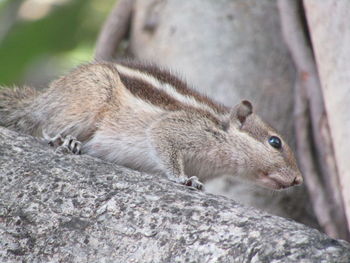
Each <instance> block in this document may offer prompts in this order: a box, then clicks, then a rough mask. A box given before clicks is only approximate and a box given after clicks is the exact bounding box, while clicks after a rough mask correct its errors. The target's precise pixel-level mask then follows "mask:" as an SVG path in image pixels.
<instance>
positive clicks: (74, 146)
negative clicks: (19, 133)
mask: <svg viewBox="0 0 350 263" xmlns="http://www.w3.org/2000/svg"><path fill="white" fill-rule="evenodd" d="M44 138H45V139H46V141H47V143H48V144H49V145H50V146H52V147H54V148H56V150H55V151H56V152H59V153H65V154H67V153H73V154H80V153H81V142H80V141H78V140H77V139H76V138H75V137H73V136H71V135H67V136H66V137H64V138H63V137H62V135H61V134H58V135H56V136H54V137H49V136H48V135H47V134H44Z"/></svg>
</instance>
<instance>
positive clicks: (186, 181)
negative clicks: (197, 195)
mask: <svg viewBox="0 0 350 263" xmlns="http://www.w3.org/2000/svg"><path fill="white" fill-rule="evenodd" d="M177 182H178V183H180V184H183V185H186V186H189V187H193V188H195V189H198V190H203V184H202V183H201V182H200V181H199V179H198V177H197V176H192V177H190V178H187V177H181V178H179V179H178V180H177Z"/></svg>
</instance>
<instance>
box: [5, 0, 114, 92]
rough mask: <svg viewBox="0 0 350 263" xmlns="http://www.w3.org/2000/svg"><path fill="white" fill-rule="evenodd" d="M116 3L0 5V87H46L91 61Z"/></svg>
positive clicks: (22, 1)
mask: <svg viewBox="0 0 350 263" xmlns="http://www.w3.org/2000/svg"><path fill="white" fill-rule="evenodd" d="M114 3H115V1H114V0H104V1H96V0H0V85H21V84H23V83H26V84H28V85H33V86H37V87H41V86H44V85H45V84H46V83H48V82H49V81H51V80H52V79H53V78H54V77H56V76H57V75H59V74H62V73H64V72H66V71H67V70H69V69H71V68H72V67H74V66H76V65H78V64H81V63H83V62H86V61H90V60H91V59H92V55H93V50H94V44H95V41H96V38H97V35H98V31H99V29H100V27H101V25H102V23H103V21H104V19H105V18H106V16H107V14H108V13H109V11H110V9H111V8H112V6H113V4H114Z"/></svg>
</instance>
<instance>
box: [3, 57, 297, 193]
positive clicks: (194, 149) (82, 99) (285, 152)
mask: <svg viewBox="0 0 350 263" xmlns="http://www.w3.org/2000/svg"><path fill="white" fill-rule="evenodd" d="M0 125H2V126H6V127H9V128H11V129H14V130H16V131H19V132H24V133H28V134H30V135H33V136H38V137H45V138H48V137H50V138H49V141H50V144H55V143H56V144H57V142H58V145H61V146H62V144H63V146H64V147H68V148H69V149H70V150H71V151H72V152H74V153H78V152H80V149H81V152H82V153H86V154H89V155H92V156H96V157H99V158H102V159H104V160H108V161H110V162H113V163H116V164H119V165H123V166H126V167H129V168H133V169H136V170H139V171H144V172H149V173H160V174H165V175H166V176H167V177H168V178H170V179H171V180H173V181H176V182H179V183H182V184H185V185H189V186H193V187H195V188H199V189H200V188H201V187H202V183H201V181H205V180H207V179H211V178H214V177H216V176H219V175H223V174H228V175H232V176H238V177H240V178H244V179H247V180H250V181H253V182H255V183H257V184H259V185H261V186H263V187H267V188H271V189H283V188H286V187H289V186H293V185H298V184H301V183H302V181H303V179H302V176H301V173H300V171H299V169H298V167H297V164H296V160H295V158H294V155H293V152H292V151H291V149H290V147H289V146H288V145H287V143H286V142H285V141H284V140H283V139H282V138H281V136H280V135H279V134H278V133H277V132H276V131H275V130H274V129H272V128H271V127H270V126H268V125H267V124H266V123H264V122H263V121H262V120H261V119H260V118H259V117H258V116H257V115H256V114H255V113H253V107H252V104H251V103H250V102H249V101H246V100H245V101H242V102H240V103H239V104H238V105H236V106H234V107H232V108H228V107H225V106H222V105H220V104H218V103H215V102H213V101H212V100H210V99H209V98H207V97H206V96H203V95H201V94H199V93H197V92H196V91H194V90H192V89H190V88H189V87H188V85H187V84H186V83H185V82H183V81H182V80H180V79H179V78H177V77H175V76H174V75H173V74H170V73H169V72H168V71H166V70H163V69H159V68H158V67H156V66H154V65H149V64H143V63H138V62H131V61H127V62H125V61H124V62H120V63H107V62H94V63H90V64H87V65H82V66H79V67H77V68H76V69H74V70H73V71H71V72H70V73H68V74H67V75H65V76H63V77H61V78H59V79H58V80H55V81H53V82H52V83H51V85H50V87H49V89H47V90H46V91H44V92H38V91H36V90H34V89H31V88H28V87H24V88H15V89H8V88H4V89H1V90H0Z"/></svg>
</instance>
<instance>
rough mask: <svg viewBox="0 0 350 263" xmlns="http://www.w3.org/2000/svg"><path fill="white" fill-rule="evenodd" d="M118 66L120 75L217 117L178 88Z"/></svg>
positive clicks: (205, 106) (137, 71) (206, 106)
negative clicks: (146, 84)
mask: <svg viewBox="0 0 350 263" xmlns="http://www.w3.org/2000/svg"><path fill="white" fill-rule="evenodd" d="M116 66H117V70H118V71H119V72H120V73H122V74H124V75H127V76H129V77H131V78H136V79H139V80H142V81H144V82H146V83H148V84H150V85H151V86H152V87H154V88H156V89H158V90H162V91H164V92H165V93H166V94H167V95H169V96H170V97H172V98H173V99H175V100H177V101H179V102H181V103H183V104H185V105H188V106H191V107H194V108H197V109H201V110H205V111H209V112H210V113H211V114H213V115H214V116H216V115H217V113H216V112H215V111H214V110H213V109H212V108H211V107H210V106H208V105H206V104H203V103H201V102H199V101H197V100H196V99H195V98H194V97H190V96H187V95H183V94H181V93H179V92H177V90H176V88H174V87H173V86H172V85H170V84H169V83H162V82H160V81H159V80H158V79H156V78H155V77H153V76H152V75H149V74H147V73H143V72H141V71H139V70H135V69H131V68H128V67H125V66H123V65H120V64H117V65H116Z"/></svg>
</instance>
